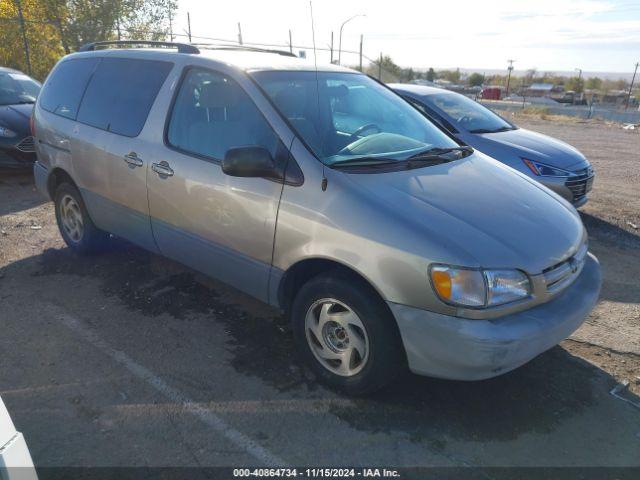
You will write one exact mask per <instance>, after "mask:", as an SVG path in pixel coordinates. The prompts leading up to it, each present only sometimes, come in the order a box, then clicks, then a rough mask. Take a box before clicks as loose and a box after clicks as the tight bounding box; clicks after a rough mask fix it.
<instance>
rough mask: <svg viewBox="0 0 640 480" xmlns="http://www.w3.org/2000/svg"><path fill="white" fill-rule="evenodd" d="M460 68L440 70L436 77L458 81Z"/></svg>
mask: <svg viewBox="0 0 640 480" xmlns="http://www.w3.org/2000/svg"><path fill="white" fill-rule="evenodd" d="M460 77H461V74H460V69H459V68H456V69H455V70H441V71H439V72H438V78H442V79H444V80H447V81H449V82H451V83H460Z"/></svg>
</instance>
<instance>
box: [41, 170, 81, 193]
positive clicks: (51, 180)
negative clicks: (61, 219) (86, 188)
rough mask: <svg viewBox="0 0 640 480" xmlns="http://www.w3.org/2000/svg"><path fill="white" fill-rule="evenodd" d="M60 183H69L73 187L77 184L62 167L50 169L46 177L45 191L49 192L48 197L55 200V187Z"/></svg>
mask: <svg viewBox="0 0 640 480" xmlns="http://www.w3.org/2000/svg"><path fill="white" fill-rule="evenodd" d="M62 183H70V184H71V185H73V186H74V187H76V188H78V185H77V184H76V182H75V181H74V180H73V178H72V177H71V175H70V174H69V172H67V171H66V170H65V169H64V168H62V167H55V168H54V169H53V170H51V173H49V176H48V178H47V192H48V193H49V198H51V199H52V200H55V194H56V189H57V188H58V186H59V185H60V184H62ZM78 190H80V189H78Z"/></svg>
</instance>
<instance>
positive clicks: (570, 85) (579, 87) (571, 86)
mask: <svg viewBox="0 0 640 480" xmlns="http://www.w3.org/2000/svg"><path fill="white" fill-rule="evenodd" d="M564 88H565V90H573V91H574V92H576V93H582V92H583V91H584V80H583V79H582V78H579V77H571V78H569V79H568V80H567V81H566V82H565V83H564Z"/></svg>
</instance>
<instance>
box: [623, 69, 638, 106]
mask: <svg viewBox="0 0 640 480" xmlns="http://www.w3.org/2000/svg"><path fill="white" fill-rule="evenodd" d="M638 66H640V62H636V68H635V70H634V71H633V77H631V85H629V95H627V104H626V105H625V107H624V109H625V110H626V109H627V108H629V103H631V91H632V90H633V82H635V81H636V73H638Z"/></svg>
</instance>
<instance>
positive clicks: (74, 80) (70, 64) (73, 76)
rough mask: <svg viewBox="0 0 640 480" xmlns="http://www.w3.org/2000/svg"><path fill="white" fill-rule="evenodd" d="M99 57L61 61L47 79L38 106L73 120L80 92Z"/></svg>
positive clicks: (80, 98)
mask: <svg viewBox="0 0 640 480" xmlns="http://www.w3.org/2000/svg"><path fill="white" fill-rule="evenodd" d="M99 61H100V59H99V58H78V59H74V60H66V61H64V62H62V63H61V64H60V65H58V67H57V68H56V69H55V70H54V71H53V73H52V74H51V75H50V76H49V78H48V79H47V82H46V83H45V86H44V88H43V90H42V94H41V95H40V100H39V101H40V106H41V107H42V108H44V109H45V110H47V111H48V112H51V113H55V114H56V115H60V116H62V117H66V118H71V119H72V120H75V118H76V115H77V114H78V107H79V106H80V101H81V100H82V94H83V93H84V90H85V88H86V86H87V82H88V81H89V78H90V77H91V74H92V73H93V70H94V69H95V67H96V65H97V64H98V62H99Z"/></svg>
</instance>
